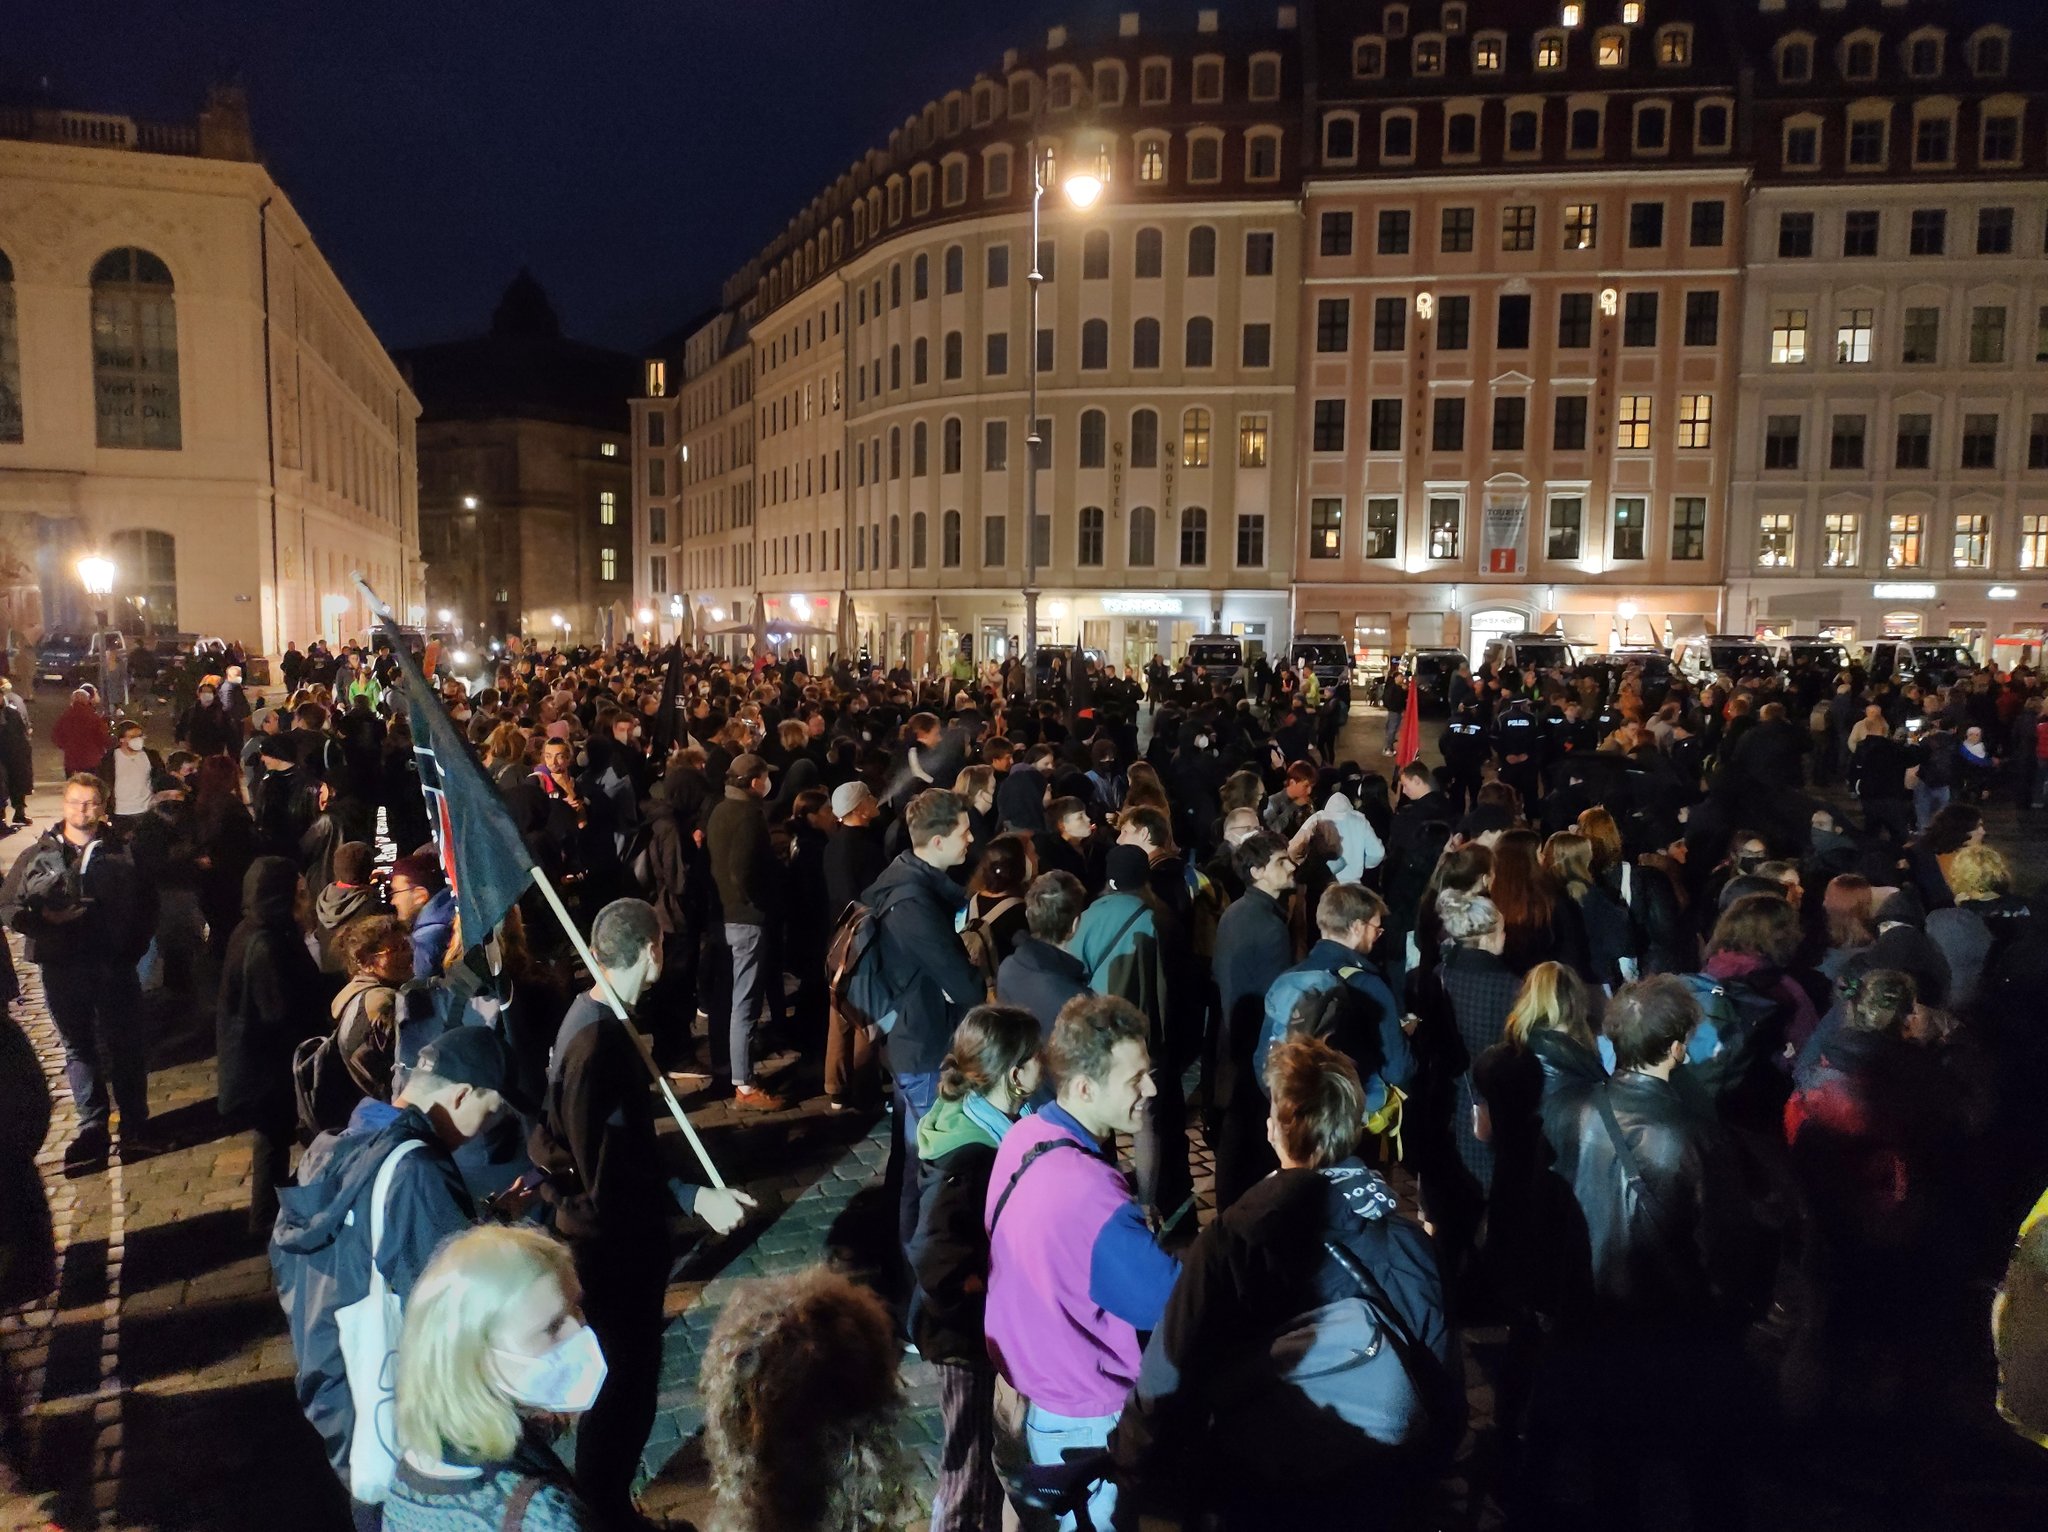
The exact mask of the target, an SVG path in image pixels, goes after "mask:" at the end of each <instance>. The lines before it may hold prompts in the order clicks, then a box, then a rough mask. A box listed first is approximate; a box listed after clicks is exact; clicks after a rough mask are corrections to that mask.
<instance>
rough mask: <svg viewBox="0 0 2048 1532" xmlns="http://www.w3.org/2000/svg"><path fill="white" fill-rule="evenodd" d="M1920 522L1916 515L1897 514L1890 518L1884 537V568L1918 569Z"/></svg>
mask: <svg viewBox="0 0 2048 1532" xmlns="http://www.w3.org/2000/svg"><path fill="white" fill-rule="evenodd" d="M1921 520H1922V518H1921V517H1920V516H1919V515H1918V514H1917V513H1911V514H1899V515H1894V516H1893V517H1892V518H1891V525H1890V528H1889V530H1888V531H1887V533H1886V535H1885V546H1884V565H1885V568H1887V569H1918V568H1919V567H1920V525H1921Z"/></svg>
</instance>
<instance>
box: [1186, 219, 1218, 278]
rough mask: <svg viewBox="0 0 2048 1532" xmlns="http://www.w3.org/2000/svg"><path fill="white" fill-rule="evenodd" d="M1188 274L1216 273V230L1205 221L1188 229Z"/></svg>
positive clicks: (1205, 274)
mask: <svg viewBox="0 0 2048 1532" xmlns="http://www.w3.org/2000/svg"><path fill="white" fill-rule="evenodd" d="M1188 275H1189V276H1191V277H1213V276H1215V275H1216V231H1215V230H1214V229H1212V228H1210V227H1209V225H1207V224H1206V223H1200V224H1196V225H1195V226H1194V227H1193V228H1192V229H1190V230H1188Z"/></svg>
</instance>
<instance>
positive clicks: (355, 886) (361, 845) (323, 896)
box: [313, 840, 382, 974]
mask: <svg viewBox="0 0 2048 1532" xmlns="http://www.w3.org/2000/svg"><path fill="white" fill-rule="evenodd" d="M371 858H372V852H371V849H370V846H369V844H368V842H366V841H359V840H352V841H345V842H343V843H342V844H341V845H339V846H337V847H336V848H335V850H334V879H333V881H332V882H330V883H329V884H328V885H327V886H326V887H325V888H323V889H321V890H320V892H319V894H318V896H316V898H315V899H314V902H313V922H314V928H315V934H316V935H317V936H318V938H319V941H320V971H321V972H322V973H336V974H338V973H340V972H342V966H341V959H340V957H339V956H337V955H336V953H335V950H334V935H335V933H336V932H337V931H339V930H340V929H341V928H342V927H343V926H345V925H347V924H348V923H349V922H350V921H351V920H354V919H355V918H356V917H357V916H358V915H374V914H377V913H378V912H379V911H380V910H381V909H382V904H381V903H380V901H379V900H378V898H377V890H376V889H375V888H374V887H372V886H371V883H370V873H371V871H372V863H371Z"/></svg>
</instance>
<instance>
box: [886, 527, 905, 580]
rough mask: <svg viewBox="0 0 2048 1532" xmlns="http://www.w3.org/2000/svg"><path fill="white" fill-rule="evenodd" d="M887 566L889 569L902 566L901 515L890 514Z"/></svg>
mask: <svg viewBox="0 0 2048 1532" xmlns="http://www.w3.org/2000/svg"><path fill="white" fill-rule="evenodd" d="M889 567H890V568H891V569H901V568H902V567H903V518H902V517H901V516H891V517H890V518H889Z"/></svg>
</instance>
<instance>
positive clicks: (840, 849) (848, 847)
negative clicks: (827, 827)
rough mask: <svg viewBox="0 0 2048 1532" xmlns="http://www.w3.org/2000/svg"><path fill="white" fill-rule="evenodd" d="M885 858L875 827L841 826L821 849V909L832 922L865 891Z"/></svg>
mask: <svg viewBox="0 0 2048 1532" xmlns="http://www.w3.org/2000/svg"><path fill="white" fill-rule="evenodd" d="M888 865H889V859H888V857H887V856H885V855H884V854H883V852H882V827H881V826H880V825H879V824H865V825H841V826H840V827H839V828H838V829H837V830H835V831H833V832H832V839H831V841H830V842H829V843H828V844H827V845H826V847H825V906H826V909H827V911H828V912H829V913H828V916H827V918H828V919H829V920H831V921H833V922H834V923H836V922H837V921H838V919H839V917H840V916H841V915H842V914H844V913H845V911H846V907H847V906H848V905H849V904H852V903H853V902H854V901H855V900H857V899H859V898H860V897H861V896H862V895H864V894H865V893H866V892H867V891H868V886H869V885H870V884H872V883H873V882H874V881H875V879H877V878H879V877H880V876H881V875H882V869H883V868H884V867H887V866H888Z"/></svg>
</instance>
